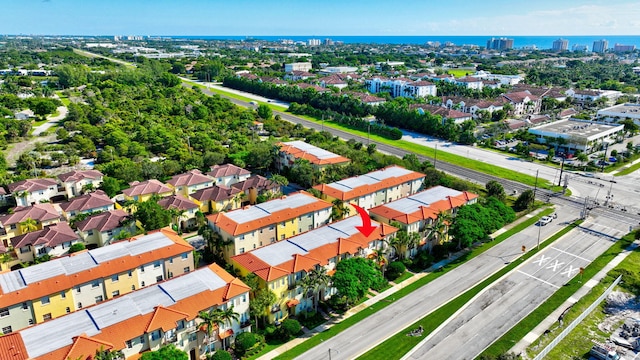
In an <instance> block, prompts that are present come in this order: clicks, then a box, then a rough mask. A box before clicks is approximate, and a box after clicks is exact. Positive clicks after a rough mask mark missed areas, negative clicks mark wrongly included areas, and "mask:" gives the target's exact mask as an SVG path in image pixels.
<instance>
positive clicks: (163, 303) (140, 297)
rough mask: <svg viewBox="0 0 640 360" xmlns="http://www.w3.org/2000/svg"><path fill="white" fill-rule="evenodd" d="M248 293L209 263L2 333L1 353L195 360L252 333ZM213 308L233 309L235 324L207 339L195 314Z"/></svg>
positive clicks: (65, 359) (45, 359) (47, 358)
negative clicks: (170, 350) (171, 349)
mask: <svg viewBox="0 0 640 360" xmlns="http://www.w3.org/2000/svg"><path fill="white" fill-rule="evenodd" d="M249 290H250V288H249V287H248V286H247V285H245V284H244V283H242V281H240V280H239V279H237V278H235V277H233V276H231V275H230V274H228V273H227V272H225V271H224V270H223V269H222V268H220V266H218V265H216V264H212V265H210V266H208V267H206V268H204V269H201V270H198V271H194V272H192V273H190V274H186V275H184V276H181V277H179V278H176V279H172V280H169V281H166V282H163V283H161V284H157V285H154V286H150V287H148V288H146V289H141V290H138V291H135V292H132V293H130V294H127V295H124V296H121V297H118V298H116V299H112V300H110V301H106V302H103V303H101V304H98V305H96V306H92V307H90V308H87V309H84V310H83V311H78V312H75V313H72V314H69V315H66V316H62V317H60V318H58V319H54V320H50V321H47V322H46V323H43V324H38V325H35V326H32V327H30V328H27V329H23V330H21V331H19V332H16V333H11V331H8V332H5V334H8V335H5V336H4V337H3V341H0V354H2V355H3V356H2V359H12V360H27V359H32V360H69V359H89V358H93V356H94V355H95V354H96V352H97V351H105V350H111V351H121V352H122V354H123V358H124V359H139V358H140V354H141V353H143V352H146V351H154V350H158V349H159V348H160V347H162V346H165V345H168V344H173V345H175V346H176V347H177V348H178V349H180V350H182V351H184V352H186V353H188V354H189V359H190V360H197V359H199V358H200V356H201V354H203V353H204V352H211V351H213V350H214V349H221V348H222V347H223V346H228V345H229V344H230V343H232V340H233V338H235V336H236V335H237V334H239V333H241V332H246V331H251V327H250V322H249ZM212 309H233V311H234V312H235V313H236V314H238V317H239V321H235V320H232V321H230V322H229V323H224V324H220V325H219V326H216V328H215V329H214V330H213V331H212V335H213V336H212V337H211V338H208V337H207V335H206V328H204V327H200V326H199V325H200V322H201V320H200V319H199V318H198V314H199V313H200V312H201V311H207V312H208V311H210V310H212ZM7 337H8V338H7ZM223 342H224V343H225V344H224V345H223Z"/></svg>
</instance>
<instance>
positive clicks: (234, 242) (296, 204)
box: [207, 191, 331, 259]
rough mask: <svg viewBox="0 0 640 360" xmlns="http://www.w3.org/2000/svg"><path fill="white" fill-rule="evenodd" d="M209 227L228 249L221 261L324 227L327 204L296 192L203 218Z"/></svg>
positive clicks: (309, 195) (306, 194)
mask: <svg viewBox="0 0 640 360" xmlns="http://www.w3.org/2000/svg"><path fill="white" fill-rule="evenodd" d="M207 219H208V222H209V227H211V228H212V229H213V231H214V232H216V233H218V234H219V235H220V236H221V237H222V239H223V240H225V241H229V242H230V245H229V246H227V247H226V249H225V257H226V258H227V259H229V258H230V257H231V256H233V255H237V254H242V253H244V252H246V251H249V250H252V249H256V248H258V247H261V246H264V245H267V244H271V243H274V242H276V241H280V240H284V239H287V238H290V237H292V236H294V235H296V234H300V233H302V232H306V231H309V230H313V229H315V228H317V227H319V226H322V225H326V224H328V223H329V221H330V219H331V203H328V202H326V201H324V200H320V199H317V198H315V197H313V196H312V195H311V194H309V193H307V192H304V191H300V192H297V193H293V194H290V195H288V196H283V197H281V198H279V199H274V200H270V201H267V202H264V203H261V204H258V205H250V206H246V207H244V208H242V209H238V210H234V211H229V212H226V213H217V214H212V215H208V216H207Z"/></svg>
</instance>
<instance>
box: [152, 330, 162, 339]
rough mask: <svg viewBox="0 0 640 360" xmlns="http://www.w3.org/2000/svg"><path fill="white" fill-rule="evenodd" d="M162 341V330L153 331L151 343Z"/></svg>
mask: <svg viewBox="0 0 640 360" xmlns="http://www.w3.org/2000/svg"><path fill="white" fill-rule="evenodd" d="M159 339H160V330H156V331H153V332H152V333H151V341H156V340H159Z"/></svg>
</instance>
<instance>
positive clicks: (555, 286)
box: [518, 270, 560, 289]
mask: <svg viewBox="0 0 640 360" xmlns="http://www.w3.org/2000/svg"><path fill="white" fill-rule="evenodd" d="M518 272H519V273H520V274H523V275H526V276H528V277H530V278H532V279H536V280H538V281H542V282H543V283H545V284H547V285H550V286H552V287H554V288H556V289H560V286H558V285H554V284H552V283H550V282H548V281H546V280H542V279H540V278H539V277H535V276H533V275H531V274H527V273H526V272H523V271H520V270H518Z"/></svg>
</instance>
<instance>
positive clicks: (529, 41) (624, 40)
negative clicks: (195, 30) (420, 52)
mask: <svg viewBox="0 0 640 360" xmlns="http://www.w3.org/2000/svg"><path fill="white" fill-rule="evenodd" d="M492 37H496V38H498V37H507V38H510V39H513V47H514V48H516V49H517V48H523V47H525V46H532V45H535V46H536V47H537V48H538V49H541V50H542V49H551V47H552V44H553V42H554V41H555V40H557V39H558V38H560V37H562V38H563V39H567V40H569V49H571V47H572V46H573V45H576V44H580V45H587V46H588V48H589V49H591V47H592V46H593V42H594V41H596V40H601V39H606V40H608V41H609V47H610V48H613V46H614V45H615V44H616V43H618V44H623V45H635V46H636V47H638V48H640V35H588V36H508V35H500V36H339V35H317V36H286V35H283V36H171V38H182V39H206V40H249V39H255V40H269V41H279V40H284V39H287V40H293V41H304V42H306V41H307V40H309V39H320V40H321V41H324V39H331V40H333V41H342V42H344V43H345V44H425V43H426V42H427V41H433V42H436V41H439V42H440V43H441V44H443V43H445V42H448V41H449V42H452V43H454V44H456V45H479V46H486V45H487V40H489V39H490V38H492Z"/></svg>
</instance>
